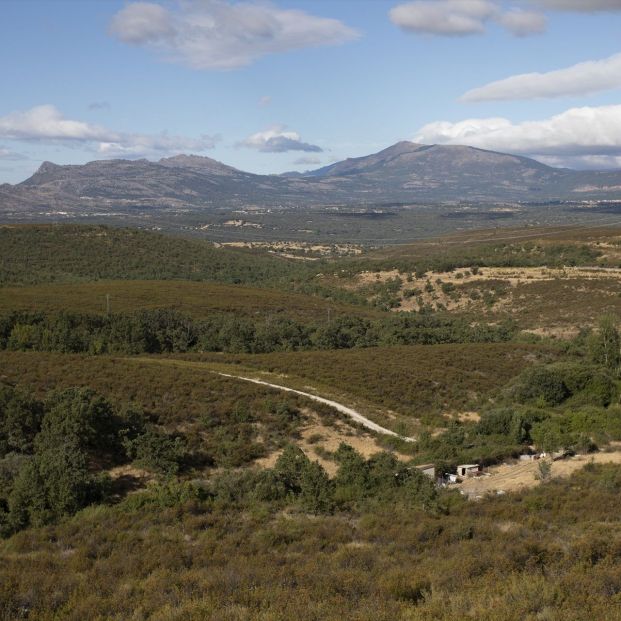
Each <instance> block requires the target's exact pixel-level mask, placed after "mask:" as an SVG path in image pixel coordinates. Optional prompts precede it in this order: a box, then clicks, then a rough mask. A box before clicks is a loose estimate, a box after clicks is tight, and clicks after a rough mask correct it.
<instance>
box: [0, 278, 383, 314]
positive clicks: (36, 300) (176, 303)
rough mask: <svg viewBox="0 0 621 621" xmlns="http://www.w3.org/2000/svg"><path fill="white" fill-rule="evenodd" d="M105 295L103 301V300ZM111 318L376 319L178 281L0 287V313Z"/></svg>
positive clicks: (318, 303)
mask: <svg viewBox="0 0 621 621" xmlns="http://www.w3.org/2000/svg"><path fill="white" fill-rule="evenodd" d="M107 296H109V298H107ZM107 299H109V304H110V311H111V312H115V313H120V312H132V311H137V310H149V309H155V308H173V309H175V310H178V311H181V312H184V313H186V314H188V315H191V316H192V317H194V318H196V319H203V318H205V317H207V316H208V315H211V314H214V313H237V314H239V315H242V316H247V317H265V316H266V315H275V316H286V317H289V318H292V319H301V320H313V319H318V318H323V317H325V316H327V313H328V311H329V312H330V313H331V315H332V316H336V315H338V314H347V315H357V316H365V317H366V316H376V315H377V314H378V311H373V310H372V309H365V308H364V307H362V308H361V307H356V306H351V305H347V304H342V303H337V302H332V301H329V300H326V299H323V298H319V297H314V296H310V295H304V294H299V293H288V292H282V291H277V290H274V289H261V288H258V287H247V286H243V285H226V284H219V283H209V282H194V281H183V280H161V281H158V280H99V281H96V282H90V283H62V284H41V285H31V286H24V287H3V288H0V313H2V312H8V311H13V310H28V311H43V312H59V311H71V312H77V313H105V312H106V310H107V303H108V302H107Z"/></svg>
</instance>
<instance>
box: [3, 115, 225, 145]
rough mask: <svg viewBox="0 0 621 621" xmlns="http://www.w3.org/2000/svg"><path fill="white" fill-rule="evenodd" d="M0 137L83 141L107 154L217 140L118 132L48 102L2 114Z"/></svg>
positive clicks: (198, 143)
mask: <svg viewBox="0 0 621 621" xmlns="http://www.w3.org/2000/svg"><path fill="white" fill-rule="evenodd" d="M0 139H7V140H21V141H26V142H48V143H64V144H69V145H80V146H82V147H83V148H87V149H93V150H95V151H97V152H98V153H100V154H102V155H105V156H107V157H111V156H115V157H116V156H140V157H144V156H148V155H157V154H170V153H180V152H184V151H204V150H206V149H210V148H212V147H213V146H214V143H215V140H216V139H215V138H214V137H212V136H206V135H204V136H201V137H199V138H186V137H184V136H174V135H169V134H168V133H166V132H164V133H161V134H156V135H152V134H139V133H128V132H117V131H113V130H110V129H107V128H105V127H101V126H99V125H93V124H91V123H86V122H84V121H75V120H72V119H67V118H66V117H65V116H64V115H63V114H62V113H61V112H60V110H58V109H57V108H56V107H55V106H52V105H49V104H47V105H42V106H35V107H34V108H31V109H30V110H25V111H21V112H12V113H10V114H7V115H6V116H2V117H0Z"/></svg>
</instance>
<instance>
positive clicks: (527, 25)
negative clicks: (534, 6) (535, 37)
mask: <svg viewBox="0 0 621 621" xmlns="http://www.w3.org/2000/svg"><path fill="white" fill-rule="evenodd" d="M497 21H498V23H500V24H502V25H503V26H504V27H505V28H506V29H507V30H509V31H510V32H511V33H513V34H514V35H515V36H516V37H528V36H530V35H532V34H540V33H542V32H545V29H546V25H547V20H546V18H545V15H543V14H542V13H538V12H536V11H523V10H521V9H512V10H511V11H508V12H506V13H502V14H501V15H499V16H498V17H497Z"/></svg>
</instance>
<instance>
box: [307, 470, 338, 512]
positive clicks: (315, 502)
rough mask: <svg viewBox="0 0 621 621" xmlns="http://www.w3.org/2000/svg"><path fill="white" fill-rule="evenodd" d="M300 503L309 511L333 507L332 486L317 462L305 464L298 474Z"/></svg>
mask: <svg viewBox="0 0 621 621" xmlns="http://www.w3.org/2000/svg"><path fill="white" fill-rule="evenodd" d="M300 504H301V506H302V509H304V511H308V512H309V513H330V512H331V511H332V510H333V509H334V486H333V484H332V482H331V481H330V479H329V478H328V475H327V474H326V471H325V470H324V469H323V468H322V467H321V465H320V464H319V463H318V462H316V461H315V462H309V463H308V464H305V466H304V468H303V470H302V473H301V476H300Z"/></svg>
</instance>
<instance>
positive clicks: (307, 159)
mask: <svg viewBox="0 0 621 621" xmlns="http://www.w3.org/2000/svg"><path fill="white" fill-rule="evenodd" d="M293 163H294V164H295V165H296V166H319V164H321V160H320V159H319V158H318V157H312V156H307V155H304V156H302V157H298V159H297V160H295V161H294V162H293Z"/></svg>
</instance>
